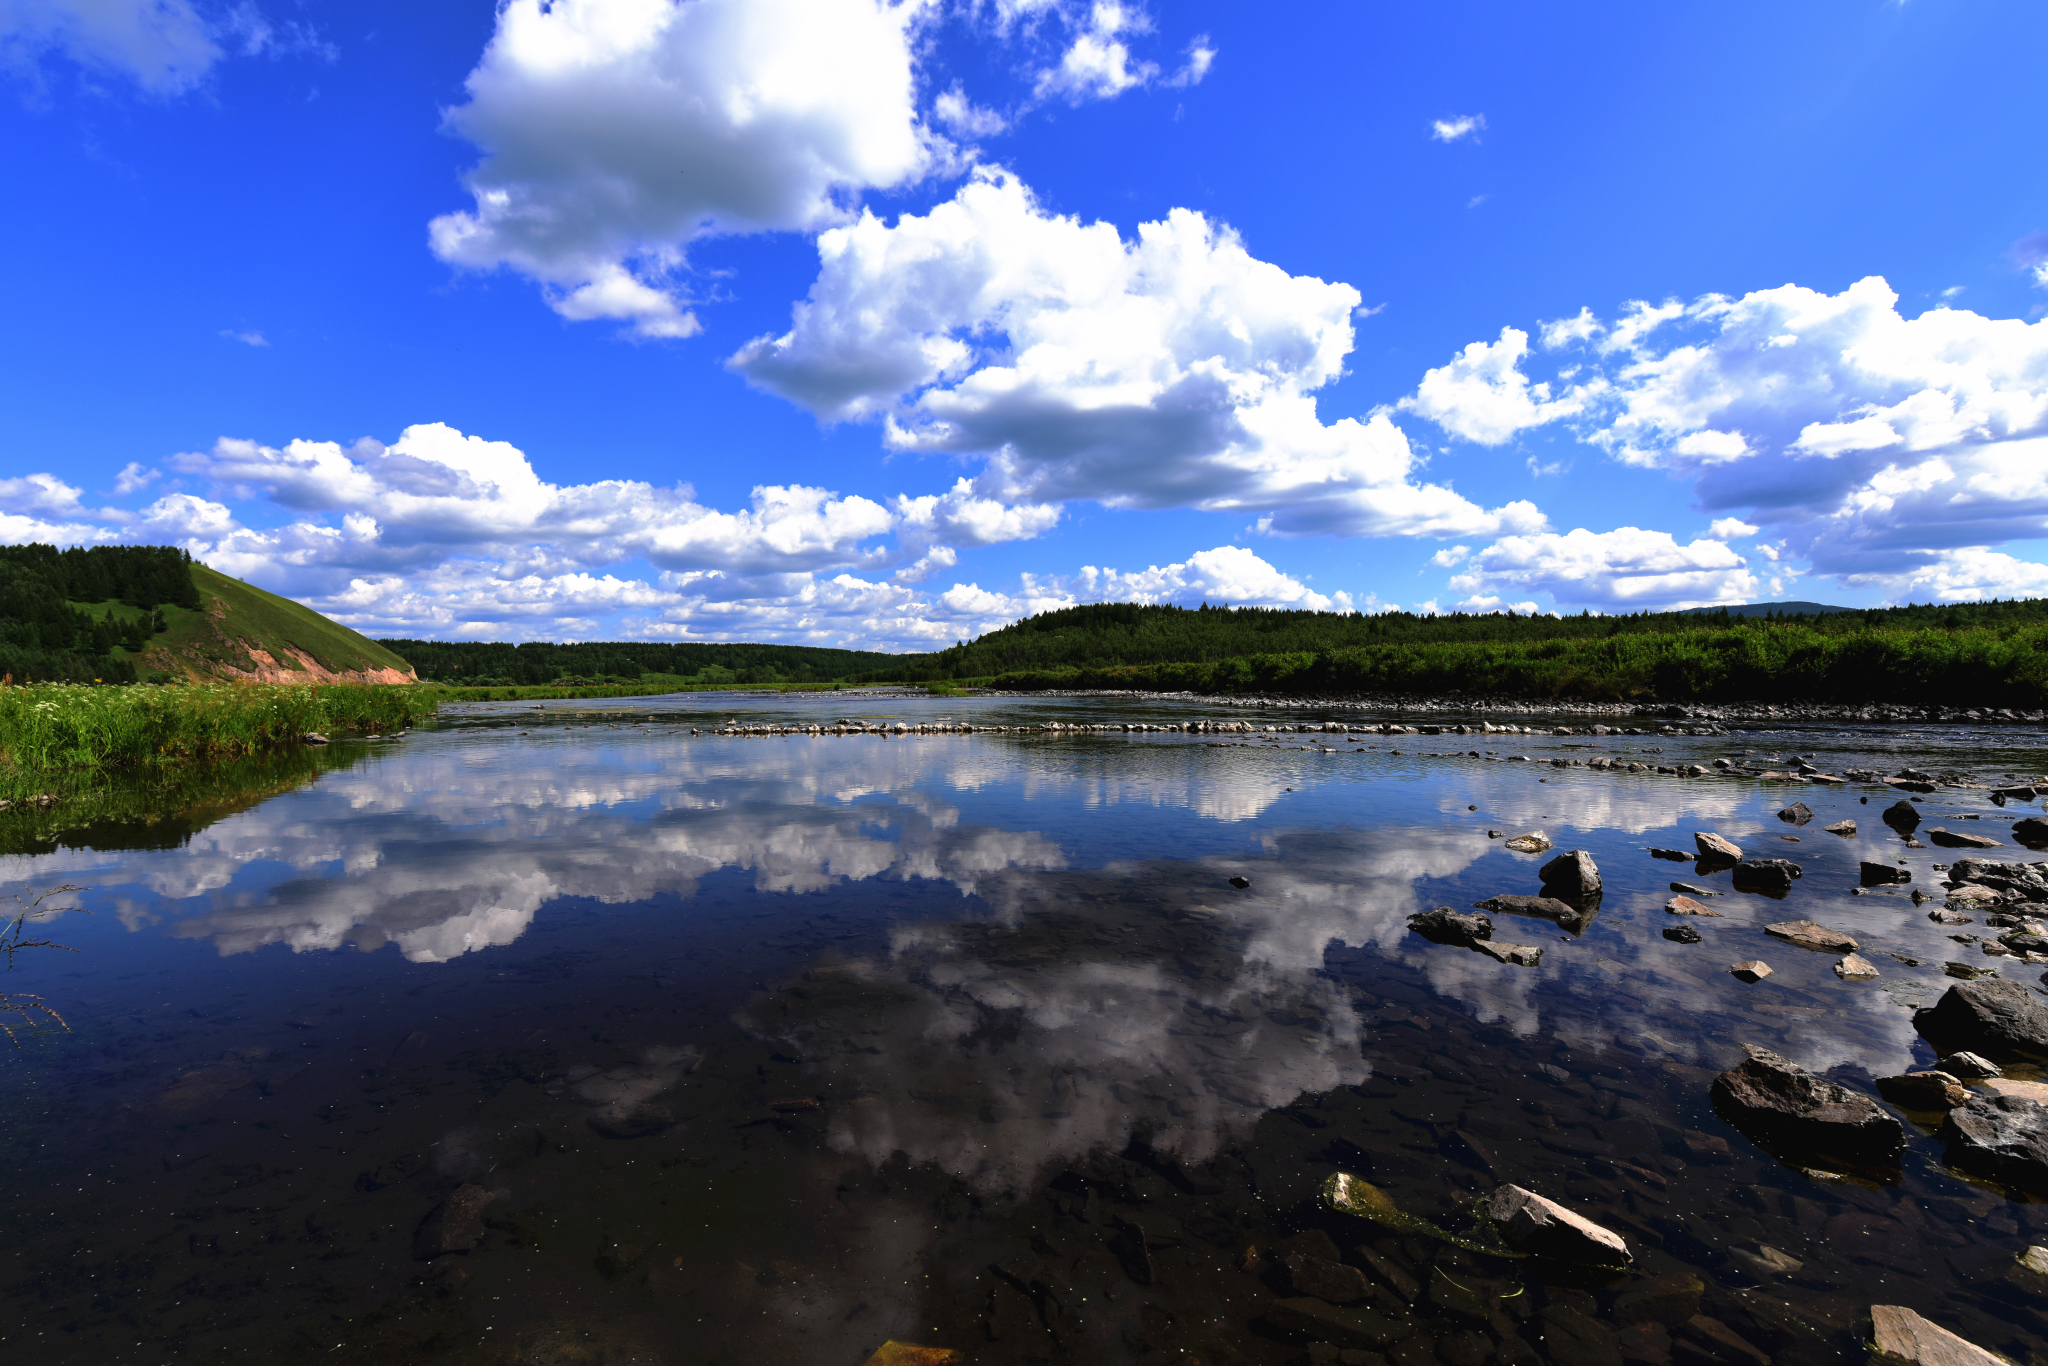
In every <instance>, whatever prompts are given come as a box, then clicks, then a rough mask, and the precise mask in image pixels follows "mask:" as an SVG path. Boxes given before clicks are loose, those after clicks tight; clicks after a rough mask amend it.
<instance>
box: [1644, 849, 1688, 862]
mask: <svg viewBox="0 0 2048 1366" xmlns="http://www.w3.org/2000/svg"><path fill="white" fill-rule="evenodd" d="M1650 857H1651V858H1663V859H1670V860H1671V861H1672V862H1673V863H1691V862H1692V855H1691V854H1688V853H1686V852H1685V850H1683V849H1652V850H1651V851H1650Z"/></svg>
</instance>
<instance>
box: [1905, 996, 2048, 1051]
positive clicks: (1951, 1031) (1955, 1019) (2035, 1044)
mask: <svg viewBox="0 0 2048 1366" xmlns="http://www.w3.org/2000/svg"><path fill="white" fill-rule="evenodd" d="M1913 1028H1915V1029H1917V1030H1918V1031H1920V1033H1921V1035H1922V1036H1923V1037H1925V1038H1927V1039H1929V1040H1930V1041H1933V1042H1934V1043H1936V1044H1937V1045H1938V1046H1942V1047H1946V1048H1951V1049H1954V1048H1967V1049H1969V1050H1971V1051H1972V1052H1984V1053H1991V1054H1999V1053H2034V1054H2039V1055H2043V1056H2048V1009H2044V1008H2043V1007H2042V1005H2041V1002H2040V1000H2039V999H2038V998H2037V997H2035V995H2034V994H2033V993H2032V992H2031V991H2029V990H2027V988H2025V987H2023V986H2021V985H2020V984H2019V983H2018V982H2009V981H2006V980H2005V979H2003V978H1989V979H1985V980H1982V981H1975V982H1961V983H1958V984H1957V985H1955V986H1952V987H1950V988H1949V989H1948V990H1947V991H1945V992H1943V993H1942V996H1941V999H1940V1000H1939V1001H1936V1002H1935V1003H1934V1004H1933V1005H1931V1006H1927V1007H1925V1008H1924V1009H1921V1010H1918V1011H1915V1012H1914V1013H1913Z"/></svg>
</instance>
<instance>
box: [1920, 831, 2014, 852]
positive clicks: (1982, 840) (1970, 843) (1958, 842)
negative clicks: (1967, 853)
mask: <svg viewBox="0 0 2048 1366" xmlns="http://www.w3.org/2000/svg"><path fill="white" fill-rule="evenodd" d="M1927 838H1928V839H1930V840H1932V841H1934V843H1936V844H1938V845H1940V846H1941V847H1942V848H1944V849H1996V848H1998V847H1999V844H2000V841H1998V840H1995V839H1992V838H1991V837H1990V836H1989V835H1966V834H1963V833H1961V832H1959V831H1954V830H1942V829H1934V830H1930V831H1928V832H1927Z"/></svg>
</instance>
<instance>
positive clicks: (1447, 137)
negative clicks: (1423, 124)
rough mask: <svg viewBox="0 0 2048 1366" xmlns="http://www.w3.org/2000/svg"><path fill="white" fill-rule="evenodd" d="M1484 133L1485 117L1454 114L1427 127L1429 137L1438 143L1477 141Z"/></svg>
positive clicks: (1481, 115)
mask: <svg viewBox="0 0 2048 1366" xmlns="http://www.w3.org/2000/svg"><path fill="white" fill-rule="evenodd" d="M1485 131H1486V115H1484V114H1454V115H1452V116H1451V117H1450V118H1447V119H1437V120H1436V121H1434V122H1433V123H1431V124H1430V125H1429V135H1430V137H1432V138H1433V139H1435V140H1436V141H1438V142H1457V141H1459V140H1461V139H1463V138H1471V139H1473V140H1474V141H1477V140H1478V138H1479V135H1480V134H1481V133H1483V132H1485Z"/></svg>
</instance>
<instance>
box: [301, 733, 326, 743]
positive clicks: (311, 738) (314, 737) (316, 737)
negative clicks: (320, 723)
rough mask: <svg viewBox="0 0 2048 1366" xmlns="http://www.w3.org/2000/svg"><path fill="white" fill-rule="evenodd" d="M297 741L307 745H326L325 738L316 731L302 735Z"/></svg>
mask: <svg viewBox="0 0 2048 1366" xmlns="http://www.w3.org/2000/svg"><path fill="white" fill-rule="evenodd" d="M299 739H300V740H301V741H303V742H304V743H306V744H309V745H324V744H326V743H327V737H326V736H324V735H322V734H321V733H320V732H319V731H317V730H309V731H307V732H306V733H305V734H304V735H301V736H300V737H299Z"/></svg>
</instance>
